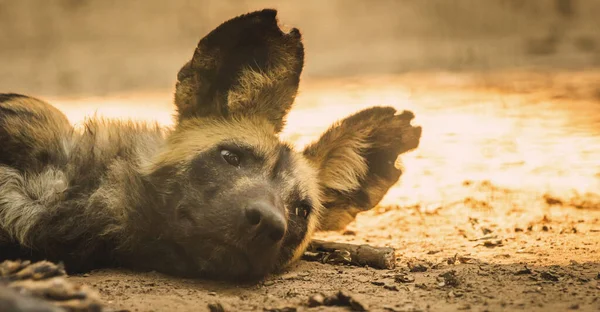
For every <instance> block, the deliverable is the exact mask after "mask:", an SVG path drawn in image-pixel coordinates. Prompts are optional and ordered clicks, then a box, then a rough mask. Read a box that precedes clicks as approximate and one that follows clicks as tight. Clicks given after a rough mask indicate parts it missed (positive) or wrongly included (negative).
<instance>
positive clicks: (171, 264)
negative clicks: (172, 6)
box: [0, 9, 421, 280]
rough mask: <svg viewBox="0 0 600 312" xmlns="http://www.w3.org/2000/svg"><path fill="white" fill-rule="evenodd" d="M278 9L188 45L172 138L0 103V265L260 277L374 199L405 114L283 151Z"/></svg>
mask: <svg viewBox="0 0 600 312" xmlns="http://www.w3.org/2000/svg"><path fill="white" fill-rule="evenodd" d="M276 15H277V12H276V11H275V10H269V9H267V10H262V11H257V12H253V13H249V14H245V15H241V16H238V17H236V18H233V19H231V20H229V21H227V22H225V23H223V24H221V25H220V26H218V27H217V28H216V29H214V30H213V31H212V32H210V33H209V34H208V35H206V36H205V37H204V38H202V39H201V40H200V42H199V44H198V46H197V48H196V50H195V51H194V54H193V57H192V59H191V60H190V61H189V62H187V64H185V65H184V66H183V67H182V68H181V70H180V71H179V73H178V75H177V84H176V90H175V96H174V102H175V105H176V108H177V115H176V118H177V123H176V125H175V126H174V127H173V128H170V129H162V128H160V127H159V126H157V125H155V124H149V123H134V122H124V121H116V120H106V119H98V118H93V119H88V120H87V121H86V122H85V125H84V127H83V129H82V130H81V131H79V130H76V129H74V128H73V126H72V125H71V124H70V123H69V121H68V120H67V118H66V117H65V115H64V114H63V113H62V112H60V111H59V110H57V109H56V108H54V107H53V106H51V105H50V104H48V103H46V102H44V101H42V100H39V99H36V98H33V97H29V96H25V95H20V94H0V260H5V259H17V258H22V259H29V260H39V259H47V260H50V261H55V262H59V261H60V262H63V263H64V264H65V265H66V268H67V269H68V270H69V272H84V271H87V270H90V269H94V268H101V267H111V266H121V267H127V268H131V269H136V270H156V271H159V272H164V273H167V274H173V275H179V276H189V277H203V278H216V279H235V280H239V279H260V278H262V277H264V276H265V275H267V274H269V273H272V272H276V271H278V270H279V269H281V268H284V267H285V266H287V265H288V264H290V263H291V262H293V261H295V260H296V259H298V258H299V257H300V256H301V255H302V253H303V251H304V249H305V248H306V247H307V244H308V243H309V241H310V239H311V235H312V234H313V233H314V232H315V231H318V230H338V229H342V228H343V227H345V226H346V225H347V224H348V223H349V222H351V221H352V220H353V219H354V217H355V216H356V214H357V213H358V212H360V211H366V210H369V209H371V208H373V207H374V206H375V205H377V203H378V202H379V201H380V200H381V199H382V197H383V196H384V195H385V194H386V192H387V191H388V190H389V188H390V187H391V186H392V185H394V184H395V183H396V182H397V181H398V179H399V178H400V175H401V174H402V172H401V170H400V169H398V168H396V167H395V162H396V159H397V158H398V156H399V155H400V154H403V153H405V152H408V151H411V150H413V149H415V148H417V147H418V145H419V140H420V137H421V128H420V127H415V126H412V125H411V120H412V119H413V118H414V115H413V113H411V112H409V111H404V112H401V113H397V111H396V110H395V109H394V108H392V107H372V108H369V109H366V110H363V111H360V112H357V113H355V114H353V115H351V116H349V117H347V118H345V119H343V120H341V121H340V122H337V123H336V124H334V125H332V126H331V127H330V128H329V129H328V130H327V131H326V132H325V133H323V134H322V136H321V137H320V138H319V139H318V140H317V141H315V142H314V143H312V144H310V145H309V146H307V147H306V148H304V149H303V150H301V151H296V150H294V148H292V146H290V145H289V144H286V143H285V142H282V141H281V140H280V139H279V137H278V134H279V133H280V131H281V130H282V128H283V127H284V125H285V119H286V115H287V114H288V112H289V111H290V109H291V108H292V104H293V102H294V99H295V96H296V93H297V90H298V85H299V82H300V75H301V72H302V68H303V65H304V47H303V44H302V39H301V35H300V32H299V30H298V29H295V28H294V29H292V30H291V31H290V32H289V33H284V32H283V31H282V30H281V29H280V28H279V26H278V23H277V18H276Z"/></svg>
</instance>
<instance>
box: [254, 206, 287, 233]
mask: <svg viewBox="0 0 600 312" xmlns="http://www.w3.org/2000/svg"><path fill="white" fill-rule="evenodd" d="M245 214H246V221H247V222H248V224H249V225H250V226H251V228H252V230H253V231H255V233H256V235H257V236H262V237H266V238H268V239H267V240H269V241H270V242H272V243H277V242H279V241H280V240H281V239H282V238H283V236H284V235H285V231H286V229H287V225H286V221H285V217H284V215H283V212H282V210H281V209H277V207H275V206H274V205H272V204H269V203H268V202H266V201H257V202H255V203H252V204H251V205H249V206H248V207H247V208H246V211H245Z"/></svg>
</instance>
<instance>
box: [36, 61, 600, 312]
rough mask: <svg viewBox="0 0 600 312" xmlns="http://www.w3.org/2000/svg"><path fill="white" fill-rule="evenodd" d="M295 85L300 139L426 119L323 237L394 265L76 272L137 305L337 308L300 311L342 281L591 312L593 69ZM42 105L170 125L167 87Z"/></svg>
mask: <svg viewBox="0 0 600 312" xmlns="http://www.w3.org/2000/svg"><path fill="white" fill-rule="evenodd" d="M303 83H304V85H303V90H302V93H301V95H300V96H299V98H298V101H297V105H296V110H295V111H294V112H293V113H292V115H291V116H290V120H289V126H288V129H286V131H285V137H286V138H287V139H289V140H291V141H293V142H295V143H296V144H297V145H298V146H302V145H304V144H305V143H307V142H308V141H310V140H312V139H314V138H316V136H317V135H318V134H319V133H320V132H321V131H322V130H324V129H325V128H326V127H327V126H328V125H329V124H330V123H331V122H333V121H334V120H336V119H338V118H340V117H343V116H344V115H346V114H349V113H351V112H353V111H356V110H358V109H360V108H363V107H367V106H372V105H393V106H395V107H397V108H399V109H411V110H413V111H414V112H415V113H416V115H417V120H416V123H419V124H421V125H422V126H423V128H424V134H423V139H422V144H421V146H420V148H419V149H418V150H416V151H414V152H412V153H410V154H407V155H405V156H404V157H403V159H402V160H403V163H404V166H405V168H406V170H405V174H404V176H403V178H402V181H401V183H400V184H399V185H398V186H397V187H394V188H393V189H392V190H391V191H390V192H389V194H388V195H387V196H386V197H385V199H384V200H383V201H382V203H381V205H380V206H379V207H377V208H375V209H373V210H372V211H369V212H366V213H363V214H361V215H359V217H358V219H357V221H356V222H355V223H353V224H351V225H350V226H349V228H348V229H347V230H346V231H345V232H344V233H322V234H320V235H319V238H324V239H329V240H337V241H347V242H352V243H361V242H366V243H369V244H372V245H376V246H392V247H395V248H396V249H397V268H396V269H394V270H389V271H388V270H375V269H372V268H358V267H349V266H339V265H330V264H321V263H316V262H305V261H300V262H299V263H297V265H295V266H294V267H292V268H290V270H289V272H287V273H285V274H283V275H279V276H272V277H270V278H268V279H267V280H265V281H264V282H261V283H260V284H253V285H232V284H226V283H220V282H210V281H202V280H184V279H177V278H172V277H168V276H164V275H162V274H158V273H154V272H150V273H142V274H140V273H133V272H129V271H124V270H99V271H95V272H91V273H90V274H86V275H84V276H73V277H70V279H71V280H73V281H75V282H80V283H86V284H89V285H92V286H93V287H95V288H96V289H98V290H99V291H100V294H101V296H102V298H103V299H104V300H105V302H106V303H107V304H108V306H109V307H111V308H114V309H126V310H131V311H179V312H183V311H203V310H208V309H209V308H208V305H209V304H216V303H220V304H221V305H222V306H223V307H224V309H225V310H226V311H254V310H259V311H261V310H263V309H265V308H280V309H282V308H286V307H287V308H296V309H297V310H298V311H303V310H308V311H320V310H331V311H336V310H337V311H344V310H346V309H347V308H344V307H335V308H324V307H318V308H308V307H307V302H308V298H309V297H310V296H311V295H314V294H316V293H320V292H322V293H324V294H326V295H329V294H334V293H335V292H337V291H338V290H344V291H346V292H349V293H350V294H352V295H353V296H354V298H355V299H356V300H358V301H359V302H361V303H362V304H364V305H365V306H367V307H368V308H369V310H371V311H457V310H467V311H504V310H523V311H566V310H569V309H570V310H579V311H598V310H600V299H599V298H600V195H599V194H600V72H598V71H591V70H590V71H580V72H502V73H494V74H449V73H437V74H433V73H428V74H407V75H403V76H393V77H364V78H360V79H359V78H355V79H345V80H339V79H338V80H328V81H323V80H321V81H305V82H303ZM48 100H51V101H52V102H53V103H55V104H57V106H59V107H60V108H62V109H64V110H65V111H66V112H67V114H68V116H69V118H71V120H72V121H73V122H78V121H80V120H81V118H83V116H84V115H86V114H90V113H93V112H94V111H96V110H97V112H98V113H99V114H103V115H108V116H114V117H123V116H135V117H136V118H139V119H155V120H158V121H159V122H161V123H162V124H165V125H168V124H170V123H171V116H170V114H171V111H170V110H171V107H170V104H169V103H170V95H169V94H168V93H167V92H165V93H160V94H151V95H149V94H145V95H122V96H115V97H113V98H98V99H89V98H88V99H48ZM273 311H276V310H273ZM279 311H293V309H288V310H279Z"/></svg>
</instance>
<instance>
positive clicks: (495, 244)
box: [475, 239, 503, 248]
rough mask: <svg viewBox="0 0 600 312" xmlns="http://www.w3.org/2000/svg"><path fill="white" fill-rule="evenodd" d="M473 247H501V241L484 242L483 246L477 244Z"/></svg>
mask: <svg viewBox="0 0 600 312" xmlns="http://www.w3.org/2000/svg"><path fill="white" fill-rule="evenodd" d="M475 246H484V247H487V248H495V247H502V246H503V244H502V240H501V239H496V240H486V241H484V242H483V244H477V245H475Z"/></svg>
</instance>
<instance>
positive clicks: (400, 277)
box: [394, 273, 415, 283]
mask: <svg viewBox="0 0 600 312" xmlns="http://www.w3.org/2000/svg"><path fill="white" fill-rule="evenodd" d="M394 281H396V282H397V283H412V282H414V281H415V278H414V277H413V276H411V275H408V274H406V273H399V274H396V275H395V276H394Z"/></svg>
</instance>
